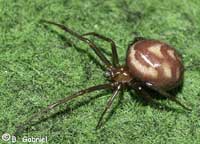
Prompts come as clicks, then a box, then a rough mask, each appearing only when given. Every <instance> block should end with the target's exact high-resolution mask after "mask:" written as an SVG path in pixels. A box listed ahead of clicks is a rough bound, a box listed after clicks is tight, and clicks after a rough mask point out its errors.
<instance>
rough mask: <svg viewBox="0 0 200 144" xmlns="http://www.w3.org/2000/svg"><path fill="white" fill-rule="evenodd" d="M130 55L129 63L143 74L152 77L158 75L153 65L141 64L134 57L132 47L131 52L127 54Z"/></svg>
mask: <svg viewBox="0 0 200 144" xmlns="http://www.w3.org/2000/svg"><path fill="white" fill-rule="evenodd" d="M129 56H130V57H131V64H132V65H133V66H134V67H135V68H136V69H137V70H138V71H139V72H141V73H142V74H143V75H146V76H150V77H152V78H155V79H156V78H157V77H158V71H157V70H156V69H155V68H153V67H147V66H145V65H143V64H141V63H140V62H139V61H138V60H137V59H136V58H135V50H134V47H132V48H131V53H130V55H129Z"/></svg>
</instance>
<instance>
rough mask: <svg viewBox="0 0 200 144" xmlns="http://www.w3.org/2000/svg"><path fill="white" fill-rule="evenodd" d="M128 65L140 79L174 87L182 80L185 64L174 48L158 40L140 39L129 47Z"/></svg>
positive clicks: (165, 87)
mask: <svg viewBox="0 0 200 144" xmlns="http://www.w3.org/2000/svg"><path fill="white" fill-rule="evenodd" d="M126 64H127V67H128V68H129V72H130V73H131V74H132V75H133V76H134V77H135V78H136V79H138V80H140V81H142V82H147V83H150V84H152V85H154V86H156V87H158V88H162V89H166V90H169V89H172V88H174V87H176V86H178V85H179V84H180V83H181V82H182V78H183V64H182V61H181V57H180V56H179V55H178V53H177V52H176V51H175V49H174V48H172V47H171V46H169V45H168V44H166V43H163V42H160V41H157V40H140V41H138V42H136V43H135V44H133V45H131V46H130V47H129V49H128V53H127V60H126Z"/></svg>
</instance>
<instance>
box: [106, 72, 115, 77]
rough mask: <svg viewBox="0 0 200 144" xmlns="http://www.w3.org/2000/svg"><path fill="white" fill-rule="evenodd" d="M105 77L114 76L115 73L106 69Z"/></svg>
mask: <svg viewBox="0 0 200 144" xmlns="http://www.w3.org/2000/svg"><path fill="white" fill-rule="evenodd" d="M104 74H105V77H112V76H113V73H112V72H111V71H106V72H105V73H104Z"/></svg>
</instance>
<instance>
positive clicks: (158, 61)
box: [25, 20, 191, 128]
mask: <svg viewBox="0 0 200 144" xmlns="http://www.w3.org/2000/svg"><path fill="white" fill-rule="evenodd" d="M42 22H44V23H46V24H52V25H55V26H57V27H59V28H61V29H63V30H64V31H65V32H67V33H69V34H71V35H73V36H75V37H76V38H78V39H79V40H81V41H83V42H85V43H86V44H88V45H89V47H90V48H91V49H92V50H93V51H94V52H95V54H96V55H97V56H98V57H99V59H100V60H101V62H102V63H103V64H104V65H105V67H106V75H107V76H108V80H109V83H106V84H100V85H95V86H92V87H89V88H86V89H84V90H80V91H78V92H76V93H74V94H72V95H70V96H68V97H65V98H63V99H60V100H58V101H57V102H55V103H53V104H50V105H49V106H48V107H47V108H44V109H43V110H41V111H39V112H38V113H35V114H34V115H32V117H31V118H30V119H28V120H27V121H26V122H25V124H27V123H28V122H30V121H31V120H32V119H33V118H35V117H37V116H38V115H39V114H41V113H44V112H48V111H50V110H52V109H53V108H55V107H57V106H59V105H61V104H64V103H66V102H68V101H70V100H72V99H75V98H77V97H79V96H82V95H84V94H87V93H90V92H94V91H97V90H104V89H111V90H113V94H112V96H111V97H110V98H109V99H108V101H107V104H106V106H105V109H104V111H103V113H102V114H101V116H100V118H99V121H98V123H97V126H96V128H100V127H101V125H102V121H103V117H104V115H105V114H106V112H107V111H108V110H109V109H110V108H111V106H112V103H113V101H114V99H115V98H116V97H117V96H118V94H119V92H120V90H122V89H124V88H131V89H134V90H135V91H136V93H137V94H139V95H140V96H142V97H144V98H145V99H147V100H150V101H153V100H154V99H152V97H151V95H150V94H149V93H148V91H147V89H151V90H153V91H155V92H157V93H159V94H160V95H161V96H163V97H165V98H168V99H169V100H171V101H174V102H175V103H177V104H178V105H180V106H182V107H183V108H184V109H186V110H191V109H190V108H188V107H186V106H185V105H183V104H182V103H181V102H179V101H178V100H177V99H176V97H174V96H173V95H171V94H170V93H169V92H168V91H169V90H172V89H174V88H176V87H178V86H180V84H181V83H182V82H183V73H184V67H183V64H182V59H181V56H180V55H179V54H178V53H177V52H176V50H175V49H174V48H173V47H171V46H170V45H168V44H166V43H164V42H161V41H158V40H153V39H145V38H142V37H137V38H135V40H134V41H133V42H132V43H131V44H130V45H129V47H128V50H127V56H126V63H125V65H120V64H119V58H118V53H117V49H116V45H115V43H114V41H113V40H112V39H110V38H107V37H105V36H103V35H100V34H98V33H95V32H89V33H85V34H82V35H81V34H79V33H77V32H75V31H73V30H71V29H69V28H68V27H66V26H64V25H62V24H58V23H55V22H52V21H47V20H42ZM89 35H91V36H94V37H96V38H99V39H101V40H103V41H106V42H109V43H110V44H111V50H112V63H111V62H110V61H109V60H108V59H107V58H106V57H105V56H104V55H103V53H102V52H101V50H100V49H99V48H98V47H97V46H96V45H95V44H94V43H93V42H92V41H91V40H89V39H88V38H86V36H89Z"/></svg>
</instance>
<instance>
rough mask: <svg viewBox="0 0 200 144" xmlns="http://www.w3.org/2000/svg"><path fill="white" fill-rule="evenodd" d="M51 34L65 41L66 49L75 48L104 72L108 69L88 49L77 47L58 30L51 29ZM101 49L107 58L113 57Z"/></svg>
mask: <svg viewBox="0 0 200 144" xmlns="http://www.w3.org/2000/svg"><path fill="white" fill-rule="evenodd" d="M44 27H45V28H46V27H47V26H46V25H44ZM48 30H49V29H48ZM50 32H52V33H55V34H56V35H57V36H58V37H59V38H60V39H61V40H62V41H64V42H65V46H66V47H74V48H75V49H76V50H77V51H78V52H81V53H85V54H87V56H88V57H89V58H90V59H91V60H92V61H94V63H95V64H96V65H98V66H100V68H101V69H102V70H105V69H106V67H105V66H103V65H102V64H101V63H100V61H98V60H97V59H96V58H95V56H94V55H92V54H91V53H88V52H87V49H86V50H85V49H81V48H80V47H78V46H76V44H74V43H73V42H72V41H71V40H70V39H69V38H67V37H66V36H64V35H63V34H60V33H59V32H57V31H56V30H53V29H50ZM79 41H80V40H79ZM89 49H91V48H90V47H89ZM99 49H100V50H101V51H102V52H103V53H104V54H106V55H107V56H109V57H111V54H110V53H108V52H107V51H106V50H105V49H102V48H101V47H99Z"/></svg>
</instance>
